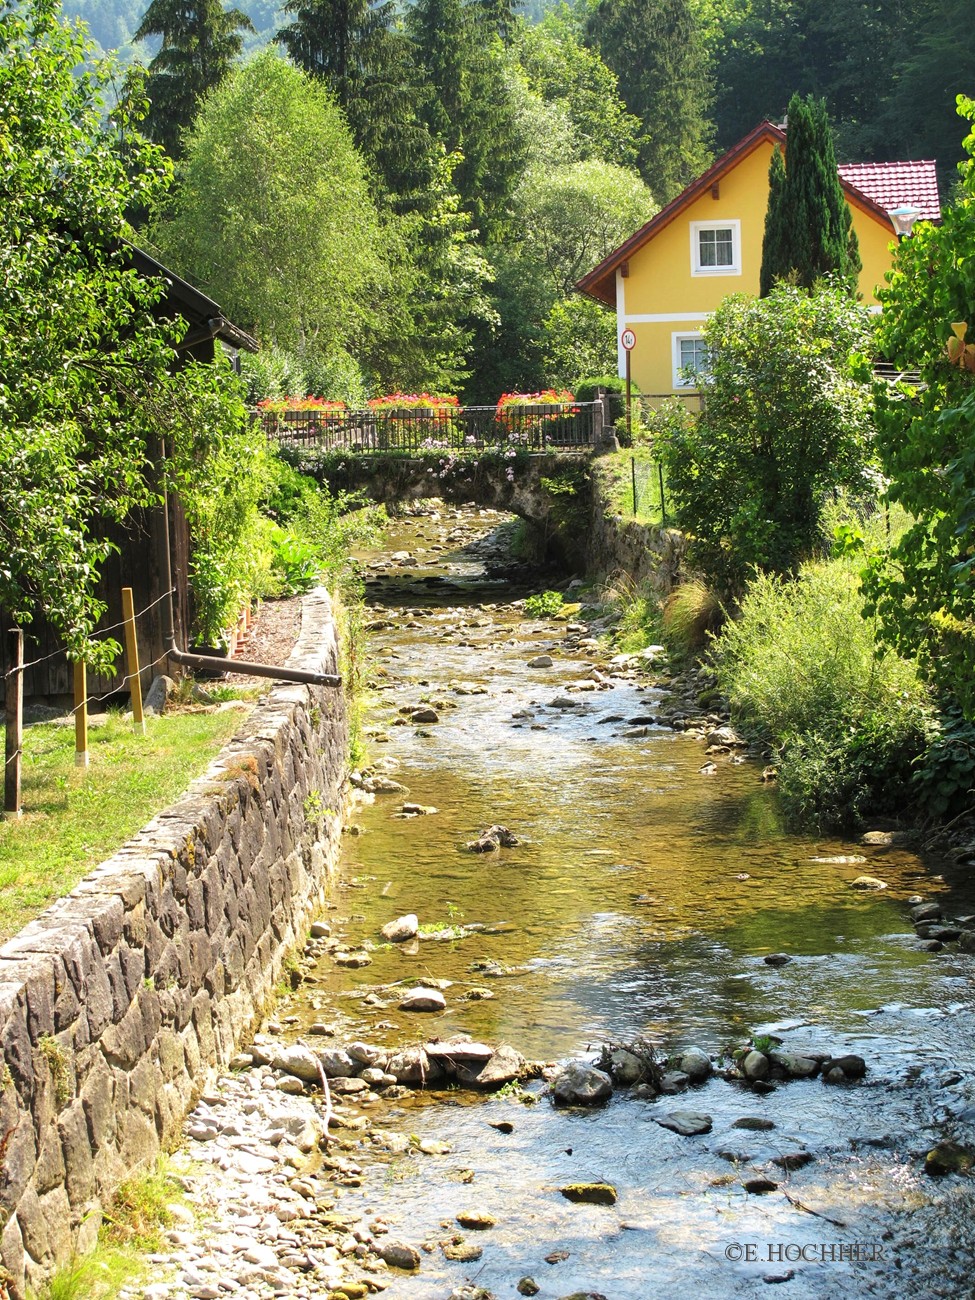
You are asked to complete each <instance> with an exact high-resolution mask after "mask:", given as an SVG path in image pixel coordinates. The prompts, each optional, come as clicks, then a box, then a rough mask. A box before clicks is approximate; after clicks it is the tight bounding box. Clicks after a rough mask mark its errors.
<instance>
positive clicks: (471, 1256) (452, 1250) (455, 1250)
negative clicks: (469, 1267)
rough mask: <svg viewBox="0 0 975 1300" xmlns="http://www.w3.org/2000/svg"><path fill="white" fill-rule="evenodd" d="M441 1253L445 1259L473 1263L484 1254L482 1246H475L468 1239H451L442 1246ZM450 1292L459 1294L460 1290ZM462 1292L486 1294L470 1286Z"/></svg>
mask: <svg viewBox="0 0 975 1300" xmlns="http://www.w3.org/2000/svg"><path fill="white" fill-rule="evenodd" d="M443 1253H444V1258H445V1259H452V1260H454V1262H455V1263H459V1264H473V1263H474V1261H475V1260H477V1259H480V1258H481V1256H482V1255H483V1254H484V1247H483V1246H475V1245H474V1243H473V1242H470V1241H451V1242H449V1243H448V1244H447V1245H446V1246H444V1248H443ZM452 1294H453V1295H459V1294H461V1292H457V1291H454V1292H453V1293H452ZM463 1294H465V1295H470V1296H474V1295H477V1296H480V1295H485V1296H486V1295H487V1292H486V1291H484V1292H482V1291H480V1290H478V1291H475V1289H474V1288H473V1287H471V1288H469V1289H468V1290H466V1291H465V1292H463Z"/></svg>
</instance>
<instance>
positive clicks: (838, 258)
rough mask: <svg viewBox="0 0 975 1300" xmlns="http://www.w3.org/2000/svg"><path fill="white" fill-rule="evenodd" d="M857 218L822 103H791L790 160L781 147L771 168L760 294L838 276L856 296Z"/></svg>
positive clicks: (797, 99) (798, 100) (796, 99)
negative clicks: (785, 282) (778, 285)
mask: <svg viewBox="0 0 975 1300" xmlns="http://www.w3.org/2000/svg"><path fill="white" fill-rule="evenodd" d="M852 223H853V218H852V216H851V214H850V209H849V207H848V205H847V202H846V197H845V196H844V194H843V187H842V185H841V184H840V180H839V176H838V174H837V170H836V154H835V152H834V150H833V139H832V135H831V134H830V129H829V121H828V119H827V116H826V104H825V102H824V101H823V100H814V99H812V98H809V99H802V98H801V97H800V96H799V95H793V96H792V99H791V100H790V101H789V125H788V130H787V139H786V160H785V163H784V164H783V161H782V155H781V152H780V150H779V149H778V148H776V149H775V151H774V153H773V155H772V163H771V166H770V168H769V200H768V209H767V211H766V215H765V238H764V242H763V244H762V268H761V275H760V285H761V294H762V296H763V297H764V296H766V295H767V294H768V293H769V291H770V290H771V288H772V284H773V283H774V281H776V280H778V279H785V278H789V279H792V280H793V281H794V282H795V283H796V284H799V285H802V286H803V287H804V288H807V289H809V288H811V287H812V286H813V285H814V284H815V283H816V281H817V280H819V279H821V277H822V276H824V275H830V274H833V273H835V274H836V276H837V277H838V278H839V280H841V281H843V282H845V283H846V284H847V285H848V286H849V287H850V289H851V291H854V292H855V289H856V282H857V276H858V274H859V272H860V266H861V263H860V253H859V248H858V245H857V237H856V233H855V232H854V230H853V224H852Z"/></svg>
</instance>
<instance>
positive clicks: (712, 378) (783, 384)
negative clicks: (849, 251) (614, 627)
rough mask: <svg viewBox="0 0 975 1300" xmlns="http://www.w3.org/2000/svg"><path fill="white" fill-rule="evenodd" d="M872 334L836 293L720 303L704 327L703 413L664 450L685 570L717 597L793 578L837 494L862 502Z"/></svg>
mask: <svg viewBox="0 0 975 1300" xmlns="http://www.w3.org/2000/svg"><path fill="white" fill-rule="evenodd" d="M871 328H872V327H871V323H870V316H869V313H868V312H867V310H866V308H863V307H860V306H858V305H857V304H855V303H853V302H851V300H850V298H849V296H848V295H847V294H846V293H844V292H843V290H842V289H841V288H840V287H838V286H833V285H830V284H822V285H820V286H819V287H818V288H816V289H814V290H813V291H812V292H811V293H809V292H806V291H804V290H802V289H799V288H797V287H796V286H795V285H791V284H787V283H779V284H777V285H776V286H775V287H774V288H773V289H772V291H771V293H770V294H769V295H768V297H767V298H757V299H756V298H751V297H749V296H747V295H745V294H735V295H733V296H732V297H729V298H725V300H724V301H723V302H722V303H721V305H720V306H719V308H718V310H717V311H716V312H715V313H714V315H713V316H712V317H711V318H710V320H709V321H708V322H707V324H706V325H705V327H704V337H705V341H706V344H707V349H708V373H707V375H706V376H705V377H704V378H703V381H702V382H703V388H704V404H703V410H702V412H701V414H700V416H699V418H698V419H697V420H696V421H695V422H693V423H690V424H689V425H687V426H686V427H681V428H680V429H676V430H675V431H674V432H673V433H672V434H671V436H670V440H669V442H667V443H666V444H665V445H664V447H663V448H662V450H663V454H664V458H665V461H666V465H667V481H668V492H669V494H670V496H671V497H672V498H673V500H674V503H675V506H676V508H677V514H678V520H679V522H680V525H681V527H682V528H684V529H685V530H686V531H687V532H688V533H689V534H690V535H691V538H692V550H693V556H694V562H695V563H696V564H697V565H698V566H700V567H701V568H702V569H703V570H704V572H705V573H706V574H708V576H709V577H711V578H713V579H714V581H715V583H716V585H717V586H718V587H719V589H720V590H721V591H722V593H723V594H724V595H726V596H728V597H730V598H732V599H735V598H737V597H738V596H740V594H741V592H742V591H743V590H744V587H745V584H746V581H747V579H748V577H749V576H750V574H751V573H752V572H753V571H754V570H755V569H759V570H762V571H766V572H772V573H789V572H792V571H793V570H794V569H795V567H796V565H797V564H798V563H799V562H800V561H801V560H803V559H805V558H807V557H808V556H809V555H811V554H812V553H814V552H815V550H816V549H817V548H818V547H820V546H822V545H824V544H825V542H826V540H827V539H826V538H825V537H824V536H823V525H822V516H823V508H824V506H825V504H826V502H827V501H828V500H829V499H831V497H832V495H833V493H834V491H835V490H836V489H837V488H848V489H849V490H850V491H851V492H854V493H857V494H859V495H863V494H864V492H865V490H866V487H867V480H866V478H865V471H866V469H867V465H868V456H869V436H870V433H871V387H870V374H871V372H870V365H869V362H868V361H867V360H866V356H867V354H868V352H869V348H870V340H871Z"/></svg>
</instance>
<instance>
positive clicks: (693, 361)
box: [670, 331, 708, 388]
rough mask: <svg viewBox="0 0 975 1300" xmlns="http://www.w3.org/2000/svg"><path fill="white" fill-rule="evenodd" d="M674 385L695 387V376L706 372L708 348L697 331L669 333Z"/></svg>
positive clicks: (677, 386) (676, 386)
mask: <svg viewBox="0 0 975 1300" xmlns="http://www.w3.org/2000/svg"><path fill="white" fill-rule="evenodd" d="M670 337H671V343H672V347H673V362H674V387H675V388H697V376H698V375H701V374H704V373H706V371H707V368H708V350H707V345H706V344H705V342H704V337H703V335H702V334H701V333H700V332H699V331H693V332H691V331H689V332H687V333H681V334H671V336H670Z"/></svg>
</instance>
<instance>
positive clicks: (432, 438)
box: [258, 402, 602, 455]
mask: <svg viewBox="0 0 975 1300" xmlns="http://www.w3.org/2000/svg"><path fill="white" fill-rule="evenodd" d="M258 416H259V419H260V421H261V424H262V426H263V428H264V432H265V433H266V434H267V436H268V438H270V439H272V440H274V441H276V442H279V443H282V444H284V445H286V446H292V447H309V448H311V447H314V448H317V449H320V450H323V451H349V452H357V453H369V452H376V453H378V452H399V453H401V454H405V455H422V454H423V453H424V452H427V451H430V452H436V451H454V452H456V451H480V450H490V449H491V448H492V447H524V448H526V449H528V450H530V451H545V450H547V449H549V448H553V449H563V450H564V449H567V448H568V449H571V448H579V449H583V448H588V447H591V446H592V445H593V444H594V443H595V442H597V441H598V439H599V436H600V434H601V431H602V418H601V417H602V407H601V405H600V403H598V402H571V403H557V404H553V405H551V406H509V407H506V408H505V409H504V410H502V411H500V412H499V411H498V409H497V407H495V406H464V407H459V408H453V409H449V408H443V409H439V410H437V409H430V408H406V409H391V410H378V411H341V412H327V413H326V412H322V411H315V410H284V411H260V412H259V413H258Z"/></svg>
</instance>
